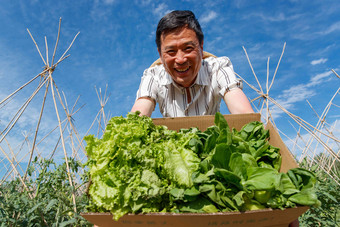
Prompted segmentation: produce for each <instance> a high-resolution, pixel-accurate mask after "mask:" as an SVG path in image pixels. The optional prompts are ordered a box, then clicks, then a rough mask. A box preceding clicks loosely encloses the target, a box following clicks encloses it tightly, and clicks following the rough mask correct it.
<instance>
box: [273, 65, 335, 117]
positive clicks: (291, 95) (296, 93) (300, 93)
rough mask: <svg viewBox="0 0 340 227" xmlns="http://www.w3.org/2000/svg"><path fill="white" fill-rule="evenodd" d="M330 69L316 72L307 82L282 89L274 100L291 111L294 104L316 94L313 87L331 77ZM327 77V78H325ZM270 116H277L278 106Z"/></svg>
mask: <svg viewBox="0 0 340 227" xmlns="http://www.w3.org/2000/svg"><path fill="white" fill-rule="evenodd" d="M331 74H332V71H326V72H323V73H320V74H317V75H315V76H313V77H312V78H310V80H309V81H308V83H305V84H297V85H294V86H292V87H290V88H289V89H286V90H283V91H282V94H281V95H280V96H278V98H276V99H275V100H276V102H277V103H279V104H280V105H281V106H282V107H283V108H285V109H286V110H288V111H291V109H293V108H294V107H295V104H296V103H298V102H301V101H305V100H308V99H310V98H311V97H313V96H315V95H316V94H317V92H316V90H315V89H313V87H315V86H317V85H319V84H321V83H324V82H325V81H326V80H330V79H332V78H331V77H330V75H331ZM327 77H329V78H327ZM271 113H272V116H273V117H274V118H278V117H279V116H280V114H282V111H281V110H279V109H278V108H276V107H275V108H273V110H272V112H271Z"/></svg>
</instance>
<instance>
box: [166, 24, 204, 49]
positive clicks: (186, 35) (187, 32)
mask: <svg viewBox="0 0 340 227" xmlns="http://www.w3.org/2000/svg"><path fill="white" fill-rule="evenodd" d="M188 42H194V43H197V44H198V42H199V41H198V38H197V35H196V33H195V31H194V30H192V29H190V28H187V27H182V28H178V29H175V30H172V31H168V32H166V33H162V35H161V47H165V46H168V45H174V44H181V43H188Z"/></svg>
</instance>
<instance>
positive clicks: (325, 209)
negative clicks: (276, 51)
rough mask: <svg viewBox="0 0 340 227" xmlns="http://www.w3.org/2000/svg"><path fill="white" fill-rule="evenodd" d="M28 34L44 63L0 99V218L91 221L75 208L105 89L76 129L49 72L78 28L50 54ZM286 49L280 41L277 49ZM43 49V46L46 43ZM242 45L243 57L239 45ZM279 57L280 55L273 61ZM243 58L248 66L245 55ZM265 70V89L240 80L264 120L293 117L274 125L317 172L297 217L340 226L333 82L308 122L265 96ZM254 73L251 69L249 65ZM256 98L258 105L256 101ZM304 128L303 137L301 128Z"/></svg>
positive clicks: (82, 208) (101, 123)
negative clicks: (291, 132)
mask: <svg viewBox="0 0 340 227" xmlns="http://www.w3.org/2000/svg"><path fill="white" fill-rule="evenodd" d="M59 29H60V26H59ZM29 34H30V36H31V38H32V40H33V42H34V43H35V45H36V47H37V50H38V52H39V54H40V56H41V58H42V60H43V61H44V63H45V65H46V66H45V68H44V69H43V71H42V72H41V73H40V74H38V75H36V76H34V77H32V79H31V80H29V81H28V82H27V83H24V84H23V85H22V86H21V87H19V88H13V93H12V94H9V95H8V96H7V97H5V98H4V99H3V100H0V110H1V111H4V112H6V114H11V117H10V118H9V120H8V121H7V120H6V119H0V121H1V123H3V124H4V125H5V127H4V128H1V129H0V130H1V131H0V150H1V156H0V163H1V165H0V173H1V175H0V176H1V181H0V189H1V190H0V223H1V226H34V225H38V226H44V225H45V226H70V225H74V226H87V225H90V224H89V223H88V222H87V221H86V220H84V219H83V218H82V217H81V216H80V215H79V214H80V213H81V212H86V206H87V204H88V196H87V194H86V192H87V187H88V177H87V174H86V168H84V166H83V165H84V163H85V162H86V160H87V158H86V152H85V146H86V144H85V142H84V141H83V137H84V136H86V135H88V134H95V135H96V136H97V137H100V136H101V135H102V134H103V131H104V129H105V125H106V123H107V122H108V120H109V119H110V117H109V116H110V114H108V113H107V112H106V111H105V104H106V103H107V101H108V96H107V88H106V89H105V91H102V90H101V89H98V90H97V97H98V99H99V104H100V108H99V110H98V114H97V116H96V117H95V118H94V119H91V122H92V124H91V126H90V127H89V129H88V130H87V131H84V130H83V131H82V132H78V130H77V127H76V124H75V123H74V122H75V121H74V119H76V113H77V112H78V111H81V107H80V108H78V107H77V101H76V102H75V104H74V105H73V106H68V103H67V98H66V97H65V95H64V94H63V93H62V92H60V91H59V89H58V86H57V85H56V83H55V81H54V79H53V72H54V70H55V69H56V67H57V66H58V65H59V63H61V62H62V61H64V60H65V59H66V58H67V57H68V55H67V52H68V50H69V49H70V48H71V46H72V44H73V42H74V41H75V40H76V37H77V35H78V34H76V35H75V37H74V39H73V40H72V42H71V44H70V46H69V48H68V49H66V51H65V52H64V54H63V55H62V56H61V57H60V58H59V59H58V60H56V61H55V53H56V48H57V46H58V45H57V44H58V39H57V42H56V45H55V49H54V52H53V57H52V59H48V58H44V57H43V55H42V54H41V52H40V49H39V47H38V46H37V44H36V42H35V40H34V38H33V36H32V35H31V33H29ZM58 37H59V33H58ZM46 47H47V44H46ZM284 49H285V46H284V47H283V50H282V55H283V54H284ZM46 51H47V52H48V48H46ZM244 51H245V54H246V57H247V58H248V60H249V57H248V55H247V52H246V50H245V49H244ZM282 55H281V57H282ZM47 56H48V54H47ZM280 61H281V58H280V60H279V62H278V64H277V68H278V67H279V65H280ZM249 65H250V66H251V62H250V60H249ZM333 73H334V76H335V77H337V78H339V79H340V77H339V75H338V74H337V72H335V71H334V70H333ZM268 74H269V73H268ZM268 74H267V86H266V89H262V87H261V85H260V83H259V84H258V88H257V87H255V86H254V85H252V84H249V83H247V82H246V81H245V80H244V81H245V83H246V84H248V85H249V87H251V88H252V89H253V90H254V91H255V92H256V93H257V95H258V96H257V97H255V98H253V99H252V100H251V101H252V103H253V106H254V108H255V109H256V111H257V112H259V113H261V115H262V116H263V122H267V121H271V122H272V123H273V125H275V121H274V118H273V117H272V109H273V108H274V107H275V108H279V109H280V110H281V111H283V112H284V113H285V114H286V116H288V117H289V118H290V119H291V121H292V122H293V123H294V125H293V124H292V127H295V128H296V137H295V138H286V135H285V132H284V131H281V130H280V128H278V131H279V132H280V133H281V137H282V138H284V139H287V141H292V145H291V146H290V147H289V148H290V150H291V152H292V154H294V155H295V156H296V161H297V162H298V163H299V165H300V166H301V167H304V168H306V169H309V170H311V171H313V172H314V173H315V174H316V176H317V179H318V182H317V187H316V188H317V194H318V197H319V200H320V201H321V202H322V205H321V207H317V208H314V207H311V209H310V210H309V211H307V212H306V213H305V214H304V215H303V216H301V217H300V219H299V220H300V225H301V226H339V225H340V206H339V198H340V160H339V152H340V149H339V147H340V146H339V142H340V141H339V139H338V134H339V133H337V126H336V123H335V124H333V125H330V124H328V118H327V114H328V113H329V111H331V110H332V111H334V109H335V111H339V104H337V103H339V89H338V90H337V91H335V92H334V96H333V97H332V99H331V100H329V103H328V105H327V106H326V107H325V109H324V111H323V113H321V114H316V116H317V118H318V119H317V122H318V123H317V124H316V125H311V124H310V123H308V122H306V121H305V120H303V117H300V116H296V115H294V114H293V113H291V112H289V111H288V110H286V109H285V108H284V107H283V106H282V105H280V103H277V102H276V101H275V100H274V99H273V98H271V97H270V96H269V91H270V89H271V85H272V84H273V83H274V80H275V76H276V75H275V74H276V71H275V74H274V75H273V77H272V80H271V81H269V75H268ZM254 76H255V77H256V74H255V72H254ZM240 77H241V76H240ZM256 80H258V79H257V77H256ZM30 86H33V87H35V88H34V89H33V91H31V95H28V96H25V94H24V95H22V96H25V97H22V96H20V95H21V91H22V90H23V89H26V88H27V89H30ZM40 90H41V91H43V92H42V93H43V96H41V93H39V91H40ZM26 94H27V93H26ZM39 95H40V99H38V97H39ZM17 99H19V100H25V101H24V102H23V104H22V105H20V106H19V108H16V109H13V108H12V104H13V103H16V100H17ZM37 99H38V100H39V101H37ZM21 102H22V101H21ZM34 102H38V103H39V104H40V106H41V111H40V112H39V113H38V114H36V115H35V121H36V128H33V129H29V130H30V131H29V133H27V134H24V140H22V141H18V140H15V139H14V138H19V137H20V138H21V137H22V132H23V129H22V127H21V126H20V125H23V123H24V121H25V119H27V118H25V114H27V112H29V111H30V109H29V106H30V105H31V104H32V103H34ZM255 102H256V104H255ZM257 102H260V103H261V105H257ZM13 106H17V105H13ZM258 106H261V107H260V108H258ZM47 108H51V109H52V110H53V111H54V114H55V115H56V116H57V120H56V121H55V122H48V123H46V122H44V114H43V113H44V111H47V112H48V110H47ZM311 108H312V107H311ZM53 111H52V112H48V114H51V113H53ZM2 116H3V115H2ZM89 122H90V121H89ZM46 124H50V126H51V127H50V128H45V126H43V125H46ZM306 134H307V135H308V136H307V137H306V136H301V135H306Z"/></svg>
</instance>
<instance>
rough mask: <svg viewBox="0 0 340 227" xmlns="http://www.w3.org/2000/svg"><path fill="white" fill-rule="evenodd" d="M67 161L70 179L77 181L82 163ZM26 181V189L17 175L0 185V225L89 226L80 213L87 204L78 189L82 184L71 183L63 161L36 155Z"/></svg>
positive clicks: (86, 200) (72, 160)
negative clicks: (73, 195)
mask: <svg viewBox="0 0 340 227" xmlns="http://www.w3.org/2000/svg"><path fill="white" fill-rule="evenodd" d="M68 163H69V167H70V172H71V175H72V178H73V181H76V176H78V173H79V172H80V168H81V167H82V165H81V163H80V162H79V161H76V160H74V159H69V160H68ZM39 171H40V173H39V174H38V175H37V176H35V175H34V173H38V172H39ZM79 181H80V182H86V180H84V179H79ZM25 185H26V189H25V188H24V187H23V184H22V182H21V181H20V180H19V179H18V178H16V179H14V180H11V181H7V182H5V183H4V184H2V185H1V186H0V223H1V224H0V226H90V224H89V223H88V222H87V221H86V220H85V219H83V218H82V217H81V216H80V215H79V213H80V212H83V211H85V207H86V205H87V204H88V199H87V196H86V194H85V193H82V192H81V190H80V188H81V187H82V186H83V185H82V184H77V183H74V186H73V187H71V186H70V184H69V178H68V175H67V170H66V163H65V162H64V163H61V164H59V165H57V164H56V163H54V162H53V161H51V160H38V159H37V158H36V159H35V160H34V162H33V163H32V166H31V167H30V168H29V171H28V179H27V180H25ZM72 193H74V194H75V204H76V206H74V203H73V199H72ZM75 208H76V211H77V212H75Z"/></svg>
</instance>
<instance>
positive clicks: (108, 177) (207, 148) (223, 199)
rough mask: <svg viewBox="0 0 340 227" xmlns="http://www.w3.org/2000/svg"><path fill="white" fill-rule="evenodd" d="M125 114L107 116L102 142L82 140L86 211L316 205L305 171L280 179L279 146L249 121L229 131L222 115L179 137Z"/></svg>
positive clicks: (118, 213) (312, 178) (297, 170)
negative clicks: (88, 182)
mask: <svg viewBox="0 0 340 227" xmlns="http://www.w3.org/2000/svg"><path fill="white" fill-rule="evenodd" d="M138 114H139V113H138V112H137V113H129V114H128V115H127V117H126V118H123V117H114V118H112V119H111V120H110V121H109V123H108V125H107V127H106V130H105V133H104V135H103V138H102V139H97V138H95V137H94V136H87V137H85V140H86V142H87V147H86V150H87V154H88V162H87V166H88V167H89V175H90V178H91V186H90V190H89V194H90V198H91V199H90V205H89V209H90V210H91V211H95V212H98V211H99V212H101V211H111V212H112V213H113V215H114V218H115V219H116V220H117V219H119V218H120V217H121V216H123V215H124V214H126V213H147V212H218V211H245V210H254V209H263V208H265V207H271V208H280V209H283V208H287V207H294V206H296V205H308V206H310V205H318V204H319V201H318V199H317V197H316V194H315V191H314V184H315V182H316V180H315V176H314V174H313V173H312V172H310V171H308V170H305V169H302V168H295V169H291V170H289V171H288V172H287V173H279V169H280V166H281V156H280V153H279V148H276V147H273V146H272V145H270V144H269V142H268V138H269V131H268V130H265V129H264V127H263V124H262V123H261V122H251V123H249V124H247V125H245V126H243V128H242V129H241V130H240V131H237V130H235V129H230V128H229V126H228V124H227V121H226V120H225V118H224V116H223V115H222V114H220V113H216V115H215V125H213V126H211V127H209V128H208V129H207V130H205V131H204V132H202V131H199V130H198V129H197V128H190V129H183V130H180V131H179V132H175V131H172V130H168V129H167V128H166V127H165V126H156V125H154V124H153V122H152V119H151V118H148V117H145V116H142V117H141V116H139V115H138Z"/></svg>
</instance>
